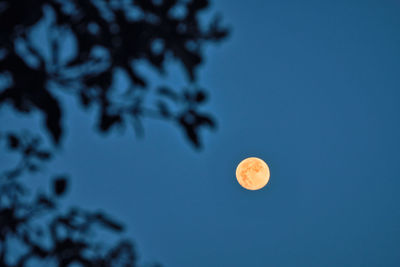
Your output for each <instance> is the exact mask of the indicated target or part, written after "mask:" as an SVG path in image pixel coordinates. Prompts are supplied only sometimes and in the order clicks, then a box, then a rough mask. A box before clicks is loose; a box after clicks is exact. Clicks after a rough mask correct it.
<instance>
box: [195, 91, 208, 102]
mask: <svg viewBox="0 0 400 267" xmlns="http://www.w3.org/2000/svg"><path fill="white" fill-rule="evenodd" d="M194 100H195V101H196V102H197V103H202V102H205V101H206V100H207V95H206V93H205V92H204V91H197V92H196V94H195V96H194Z"/></svg>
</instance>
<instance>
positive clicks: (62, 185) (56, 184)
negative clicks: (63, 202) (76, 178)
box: [53, 176, 67, 196]
mask: <svg viewBox="0 0 400 267" xmlns="http://www.w3.org/2000/svg"><path fill="white" fill-rule="evenodd" d="M66 189H67V178H66V177H65V176H59V177H56V178H55V179H54V181H53V191H54V193H55V194H56V195H57V196H61V195H63V194H64V193H65V191H66Z"/></svg>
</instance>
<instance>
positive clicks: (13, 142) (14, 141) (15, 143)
mask: <svg viewBox="0 0 400 267" xmlns="http://www.w3.org/2000/svg"><path fill="white" fill-rule="evenodd" d="M7 141H8V147H9V148H11V149H16V148H18V147H19V145H20V141H19V139H18V137H17V136H16V135H14V134H8V135H7Z"/></svg>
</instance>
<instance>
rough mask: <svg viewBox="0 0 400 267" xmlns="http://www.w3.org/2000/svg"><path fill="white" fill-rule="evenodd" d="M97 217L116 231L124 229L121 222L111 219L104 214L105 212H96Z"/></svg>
mask: <svg viewBox="0 0 400 267" xmlns="http://www.w3.org/2000/svg"><path fill="white" fill-rule="evenodd" d="M95 218H96V219H97V220H98V221H99V222H100V223H102V224H104V226H106V227H108V228H111V229H113V230H115V231H122V229H123V227H122V225H121V224H119V223H117V222H115V221H113V220H111V219H110V218H108V217H107V216H106V215H104V214H103V213H97V214H95Z"/></svg>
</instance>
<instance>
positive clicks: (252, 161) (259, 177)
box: [236, 157, 270, 190]
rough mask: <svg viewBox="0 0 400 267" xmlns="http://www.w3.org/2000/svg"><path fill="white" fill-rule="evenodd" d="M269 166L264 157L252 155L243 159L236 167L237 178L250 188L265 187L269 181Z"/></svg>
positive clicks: (243, 185) (241, 183) (242, 184)
mask: <svg viewBox="0 0 400 267" xmlns="http://www.w3.org/2000/svg"><path fill="white" fill-rule="evenodd" d="M269 176H270V172H269V167H268V165H267V163H265V162H264V161H263V160H262V159H259V158H255V157H250V158H247V159H244V160H242V161H241V162H240V163H239V165H238V166H237V168H236V179H237V181H238V182H239V184H240V185H241V186H242V187H244V188H246V189H248V190H258V189H261V188H263V187H264V186H265V185H266V184H267V183H268V181H269Z"/></svg>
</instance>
